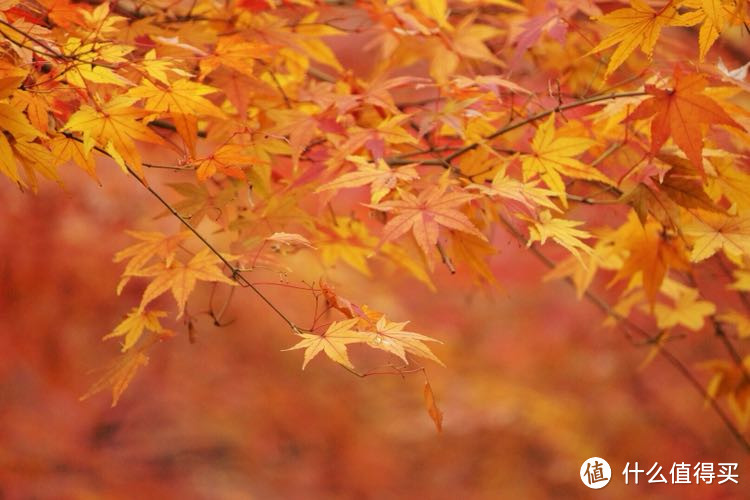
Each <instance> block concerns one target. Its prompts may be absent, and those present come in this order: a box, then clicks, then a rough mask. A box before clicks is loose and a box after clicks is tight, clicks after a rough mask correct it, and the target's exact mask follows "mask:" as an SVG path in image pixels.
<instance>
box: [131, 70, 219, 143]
mask: <svg viewBox="0 0 750 500" xmlns="http://www.w3.org/2000/svg"><path fill="white" fill-rule="evenodd" d="M215 92H219V89H216V88H214V87H209V86H208V85H204V84H202V83H198V82H193V81H190V80H188V79H186V78H182V79H180V80H177V81H175V82H172V83H171V84H158V85H154V84H153V83H151V82H150V81H148V80H146V79H143V80H142V81H141V84H140V85H139V86H138V87H135V88H132V89H130V90H129V91H128V95H130V96H133V97H137V98H139V99H146V103H145V105H144V108H145V109H146V110H147V111H153V112H156V113H168V114H169V116H170V117H171V118H172V120H173V121H174V125H175V128H177V133H178V134H180V137H182V139H183V140H184V141H185V144H186V145H187V146H188V148H189V150H190V152H191V154H194V153H195V145H196V141H197V137H198V116H199V115H202V116H213V117H216V118H225V117H226V115H225V114H224V112H223V111H221V110H220V109H219V108H218V107H216V105H215V104H214V103H212V102H211V101H209V100H208V99H206V98H205V97H203V96H204V95H207V94H213V93H215Z"/></svg>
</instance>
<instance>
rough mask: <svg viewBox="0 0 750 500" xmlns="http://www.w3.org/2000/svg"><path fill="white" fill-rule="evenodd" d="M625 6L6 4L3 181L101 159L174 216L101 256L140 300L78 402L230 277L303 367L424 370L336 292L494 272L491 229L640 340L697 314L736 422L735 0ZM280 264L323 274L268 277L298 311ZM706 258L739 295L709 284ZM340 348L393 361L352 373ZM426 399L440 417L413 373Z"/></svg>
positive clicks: (739, 8)
mask: <svg viewBox="0 0 750 500" xmlns="http://www.w3.org/2000/svg"><path fill="white" fill-rule="evenodd" d="M621 3H624V4H627V5H625V6H622V7H620V8H614V9H612V5H611V4H612V2H596V1H590V2H574V1H569V0H550V1H549V2H547V1H535V0H526V1H511V0H487V1H480V0H462V1H451V2H448V1H446V0H415V1H413V2H412V1H405V0H403V1H388V2H385V1H382V0H376V1H372V2H369V1H368V2H364V1H356V2H342V3H341V5H338V4H337V3H336V2H322V1H320V2H318V1H310V0H289V1H284V2H280V1H273V0H268V1H265V2H248V1H244V0H241V1H239V2H234V1H231V2H222V3H217V2H211V1H209V0H197V1H191V2H177V3H167V2H162V1H161V0H148V1H145V2H138V3H135V2H128V1H121V2H109V1H104V2H101V3H96V4H89V3H69V2H68V1H67V0H5V1H3V2H0V34H1V35H2V37H3V39H2V40H1V41H0V50H1V51H2V53H0V128H2V133H0V172H2V174H3V175H4V176H5V177H6V178H7V179H8V180H9V181H10V182H13V183H15V184H17V185H18V186H19V187H20V188H21V189H31V190H33V191H36V190H37V189H38V188H39V185H40V180H41V179H42V178H44V179H49V180H53V181H56V182H60V183H62V179H63V178H64V175H63V173H62V169H63V168H64V167H65V166H66V165H68V164H71V163H72V164H75V165H77V166H78V167H79V168H80V169H82V170H83V171H84V172H85V173H86V174H88V175H89V176H91V177H93V178H94V179H96V178H97V173H96V172H97V168H102V166H101V161H100V160H103V159H109V160H111V161H113V162H114V163H116V164H117V165H119V166H120V167H121V168H122V170H123V171H124V174H125V175H126V177H125V178H128V177H129V178H131V181H132V180H134V181H136V182H138V183H140V184H141V185H142V186H143V188H144V189H147V190H148V191H149V192H150V193H151V194H152V195H153V196H154V197H155V198H156V200H157V201H158V203H160V204H161V205H162V208H163V209H164V210H165V212H164V213H165V214H167V215H169V216H170V217H172V218H173V219H174V222H175V231H174V232H173V233H171V234H166V233H164V232H159V231H154V230H153V228H139V229H138V230H136V231H131V232H129V234H130V236H132V237H133V238H135V239H136V240H137V243H135V244H134V245H132V246H129V247H128V248H126V249H124V250H122V251H121V252H119V253H118V254H117V255H116V256H115V261H116V262H121V261H127V263H126V264H125V269H124V271H123V273H122V281H121V283H120V285H119V287H118V290H117V292H118V294H119V293H120V292H121V291H122V290H123V288H124V287H125V286H126V285H127V284H129V283H130V282H131V281H132V282H135V283H140V285H137V284H134V285H131V286H143V289H142V293H141V295H140V297H141V299H140V302H139V303H138V304H137V305H133V304H130V305H128V306H126V307H124V310H129V311H130V312H129V313H128V314H127V316H126V317H125V319H124V320H123V322H122V323H121V324H119V325H117V326H116V327H115V328H114V330H112V332H111V333H109V334H108V335H107V336H106V338H117V339H121V340H122V350H123V354H122V357H121V358H119V359H118V360H117V361H116V362H115V364H114V365H113V367H112V369H111V371H110V372H108V373H107V375H106V376H105V377H104V378H103V379H102V380H100V381H99V382H97V383H96V384H95V385H94V387H92V390H91V391H89V393H88V394H87V396H88V395H90V394H93V393H95V392H97V391H98V390H101V389H104V388H106V387H110V388H112V391H113V401H114V402H116V401H117V399H118V398H119V397H120V395H121V394H122V391H123V390H124V388H125V387H126V386H127V385H128V383H129V382H130V380H131V379H132V378H133V376H134V374H135V373H136V370H137V369H138V368H139V367H141V366H143V365H145V364H146V362H147V361H148V355H147V353H148V352H149V350H150V349H151V347H152V346H153V345H154V344H155V343H156V342H157V341H160V340H165V339H168V338H171V337H173V336H175V333H174V332H175V331H176V330H177V329H178V326H177V325H178V323H179V322H178V321H177V320H179V321H182V323H183V325H184V327H185V328H186V329H187V331H188V333H189V335H190V336H191V338H192V336H193V335H195V329H196V326H195V325H196V324H197V320H198V317H199V316H200V315H201V314H203V315H208V316H209V317H210V318H211V319H212V320H213V323H214V324H215V325H220V324H221V322H222V317H223V316H224V313H225V312H226V309H227V307H228V306H229V304H230V302H231V300H232V297H234V296H236V295H239V292H240V291H243V292H247V293H248V294H251V295H254V296H256V297H257V298H258V299H259V300H260V301H261V302H264V303H265V305H266V306H268V307H270V309H269V310H271V311H272V312H273V313H275V314H277V315H278V316H279V318H280V319H281V320H282V321H283V322H284V323H285V324H286V326H288V327H289V329H290V330H291V332H292V333H293V334H294V335H296V336H297V337H298V339H299V341H298V343H297V344H296V345H294V346H293V347H292V348H291V349H293V350H296V349H304V355H303V368H304V367H305V366H307V364H308V363H309V362H310V361H311V360H312V359H313V358H315V357H316V356H317V355H318V354H319V353H321V352H322V353H324V354H325V355H326V356H327V357H328V358H330V360H332V361H334V362H335V363H337V364H339V365H341V366H343V367H345V368H346V369H347V370H349V371H351V372H352V373H355V374H357V375H360V376H367V375H369V374H371V373H390V374H397V375H403V374H404V373H413V372H420V373H422V374H425V377H426V372H425V368H424V367H423V366H422V365H421V364H419V360H418V358H419V359H424V360H430V361H433V362H437V363H440V361H439V359H438V357H437V356H436V355H435V354H434V353H433V352H432V351H431V350H430V348H429V347H428V345H427V344H426V343H425V342H429V341H432V340H434V338H433V337H428V336H425V335H423V334H419V333H414V332H411V331H409V330H405V328H406V325H407V322H394V321H392V320H390V319H386V317H387V316H386V314H387V313H381V312H376V311H375V310H374V309H371V308H370V307H368V306H367V305H364V304H363V305H358V304H357V303H356V302H354V301H351V300H349V299H344V298H343V297H342V296H341V295H338V294H337V293H336V292H333V288H332V286H331V285H329V284H328V283H329V280H332V281H339V280H341V278H340V277H337V276H341V274H337V273H336V271H337V270H339V269H341V268H347V269H350V270H351V271H353V272H355V273H359V274H361V275H364V276H366V277H370V278H372V277H374V276H377V278H378V279H382V280H384V281H387V276H388V275H389V273H394V272H400V273H404V274H407V275H409V276H411V277H412V278H413V279H414V280H415V286H425V287H427V288H429V289H432V290H436V289H437V288H438V285H439V284H440V283H442V281H441V280H440V276H441V275H442V274H444V273H449V274H452V273H464V274H467V275H469V276H471V277H472V279H474V280H475V281H476V283H477V284H478V286H487V287H492V286H494V285H495V284H496V283H498V282H500V283H501V282H502V270H497V269H494V268H493V266H492V256H493V255H494V254H495V253H496V252H497V250H498V248H499V241H500V240H501V239H502V238H504V237H507V235H510V236H511V237H512V238H513V239H516V240H517V241H518V242H519V243H520V244H522V245H524V246H528V247H530V248H531V250H532V251H533V253H534V255H536V256H537V257H538V258H540V259H541V260H542V261H543V262H544V263H545V264H546V265H548V266H549V267H550V268H551V269H550V272H549V274H548V278H549V279H555V278H564V279H567V280H569V281H570V282H572V283H573V285H574V286H575V288H576V293H577V294H578V295H579V297H587V298H588V299H589V300H592V301H594V302H595V303H596V304H597V305H598V306H599V307H600V308H601V309H602V310H603V312H604V313H605V314H606V316H607V322H609V323H611V324H613V325H617V326H618V327H619V328H624V329H626V330H629V331H630V334H632V333H633V332H636V334H637V335H640V336H642V337H644V338H643V339H641V340H643V341H645V342H647V343H649V344H652V345H654V346H655V347H654V352H655V353H657V354H658V353H662V354H665V356H666V357H667V358H669V357H671V356H672V354H671V353H670V351H668V347H669V345H668V344H666V343H665V342H666V339H669V338H672V337H674V336H675V332H676V331H678V330H686V331H688V332H697V331H701V330H703V329H704V328H713V329H714V331H715V333H716V335H717V339H719V341H720V342H721V343H722V344H723V345H724V346H725V347H726V349H727V356H729V357H728V360H729V361H727V360H721V361H720V362H719V361H715V362H714V361H712V362H711V363H709V364H707V365H706V366H708V367H709V370H711V373H712V377H713V378H712V379H711V380H710V381H709V383H707V384H706V385H705V387H704V388H703V389H702V390H703V391H704V393H703V395H704V396H706V397H708V398H710V399H712V400H713V399H714V398H716V397H717V396H719V395H726V396H727V397H728V401H729V403H728V404H729V405H730V406H731V410H732V412H733V414H734V415H735V417H736V420H737V421H738V422H739V423H740V424H741V426H742V425H744V424H746V423H747V421H748V419H750V397H748V395H750V375H749V374H748V366H750V357H748V356H746V355H744V353H743V351H744V350H745V349H744V347H743V346H742V345H739V346H738V345H737V342H738V341H739V342H742V341H744V340H745V339H747V338H748V337H749V334H748V332H750V327H749V326H748V325H749V324H750V320H749V319H748V310H747V299H746V296H745V293H746V292H748V291H750V285H748V281H750V280H748V279H747V276H748V275H750V271H749V269H750V197H748V195H747V192H748V188H749V187H750V174H749V173H748V172H747V170H748V169H749V168H750V162H749V161H748V158H749V157H750V156H748V155H749V153H750V150H749V146H748V144H750V136H749V135H748V130H750V106H748V91H750V87H748V83H747V81H746V79H747V75H746V73H747V65H745V66H742V65H741V64H742V63H744V62H745V61H735V62H736V63H738V64H737V65H736V66H737V67H736V69H733V70H729V69H727V66H726V65H725V63H724V62H723V61H722V60H721V59H720V56H721V55H725V52H726V51H724V45H723V44H724V42H723V41H724V40H728V41H727V42H726V44H730V43H731V40H733V38H732V37H736V36H738V35H737V33H741V31H742V30H743V29H745V28H746V27H747V25H748V22H750V15H749V11H750V7H749V6H748V3H747V2H745V1H740V0H712V1H698V0H671V1H665V2H661V5H660V6H658V7H656V6H653V5H652V4H651V3H647V2H645V1H643V0H630V1H629V2H621ZM605 9H606V10H605ZM678 28H680V29H678ZM687 33H689V34H690V35H691V36H688V35H687ZM676 46H679V47H681V49H680V50H682V51H684V54H681V56H680V57H679V58H678V59H680V61H675V59H676V58H675V57H673V54H674V53H673V52H671V51H674V50H676V49H675V47H676ZM636 49H640V50H639V51H636ZM352 50H354V51H356V53H355V54H354V59H357V61H354V60H351V61H348V62H347V61H346V59H347V57H348V58H349V59H352V55H351V54H349V56H347V51H352ZM736 52H737V51H735V53H736ZM683 56H684V57H683ZM362 59H367V61H366V62H364V61H362ZM358 64H359V66H358ZM152 158H157V159H158V161H156V160H153V159H152ZM66 175H67V174H66ZM298 253H305V254H308V255H309V256H311V258H313V259H314V260H315V261H317V262H318V263H319V276H318V279H316V280H314V281H312V282H310V281H304V280H302V279H300V280H298V283H296V284H292V283H290V282H288V281H287V280H286V278H284V279H282V280H280V281H278V282H276V283H272V284H274V285H278V286H286V287H287V288H289V290H296V291H299V292H300V293H309V294H310V297H311V301H313V302H314V305H315V312H314V314H313V318H312V320H311V321H309V322H307V323H304V322H303V321H302V320H301V319H299V318H298V315H295V313H294V312H290V311H285V310H284V307H283V304H278V303H275V302H274V301H272V300H270V299H269V297H268V295H267V294H266V292H264V288H263V286H264V285H267V284H268V283H267V282H262V281H261V280H259V279H256V276H258V275H259V273H270V274H271V275H273V274H274V273H277V274H282V275H284V276H287V275H288V274H294V273H295V272H302V271H301V270H300V269H296V268H295V257H296V255H297V254H298ZM717 269H718V270H719V271H718V272H721V273H723V274H722V276H723V277H722V280H723V281H722V282H721V285H720V287H719V288H720V289H721V290H720V291H721V292H726V291H727V290H731V291H732V293H736V295H737V299H736V301H734V302H736V303H734V302H732V303H728V302H725V301H722V300H719V298H718V297H719V296H718V295H717V293H718V292H717V286H716V283H715V281H716V280H708V279H706V275H707V273H715V272H717V271H716V270H717ZM709 281H710V282H709ZM337 286H346V284H345V283H337ZM201 287H203V288H205V289H210V290H211V301H210V302H211V303H210V304H209V307H208V311H207V312H205V311H204V312H201V311H200V310H199V309H196V308H195V307H194V304H193V302H194V301H195V300H192V299H193V298H194V297H196V294H195V293H194V292H195V291H196V290H198V289H199V288H201ZM217 290H224V292H221V293H224V294H225V295H227V296H228V298H227V301H226V304H225V305H224V306H221V307H218V308H217V307H216V306H215V304H214V303H213V299H214V295H215V294H219V293H220V292H217ZM226 290H229V291H226ZM168 292H171V295H172V296H173V298H174V301H175V303H176V307H175V308H174V309H172V313H173V314H172V317H171V318H170V313H169V311H167V303H165V301H164V300H163V299H162V298H161V297H162V296H163V295H165V294H167V293H168ZM602 292H604V293H605V294H606V295H607V296H608V298H609V299H611V300H609V301H608V300H605V299H603V298H602V297H601V295H600V294H601V293H602ZM347 295H349V296H350V295H351V294H350V293H347ZM743 305H744V307H743ZM156 307H158V308H156ZM388 317H390V315H388ZM161 321H169V322H171V323H174V325H171V326H170V327H169V328H167V327H163V326H162V325H161ZM303 325H309V326H303ZM649 329H651V330H653V331H654V333H653V334H651V333H649V331H650V330H649ZM691 335H692V334H691ZM732 335H734V336H736V339H735V338H733V337H732ZM433 336H434V337H437V336H439V333H438V332H435V333H434V334H433ZM688 338H689V337H688ZM353 345H360V346H367V347H370V348H372V349H374V350H375V351H385V352H386V353H388V354H389V355H391V357H394V358H395V359H396V360H398V361H399V362H400V363H402V364H403V365H402V366H393V365H389V366H391V369H389V370H385V372H383V370H378V369H375V370H370V371H366V370H365V371H362V370H360V369H357V368H356V366H355V364H354V363H353V362H352V360H351V359H350V357H349V351H348V348H349V347H350V346H353ZM678 363H679V361H678ZM679 366H680V367H683V368H684V365H679ZM694 380H695V379H694ZM698 387H701V385H700V383H698ZM424 398H425V404H426V405H427V409H428V412H429V414H430V416H431V417H432V418H433V420H434V422H435V424H436V425H437V426H438V428H439V427H440V426H441V422H442V421H441V414H440V411H439V410H438V409H437V405H436V403H435V395H434V393H433V392H432V388H431V387H430V386H429V382H427V386H426V387H425V393H424ZM715 408H716V409H717V411H721V409H720V407H719V406H718V405H716V406H715Z"/></svg>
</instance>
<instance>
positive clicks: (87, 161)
mask: <svg viewBox="0 0 750 500" xmlns="http://www.w3.org/2000/svg"><path fill="white" fill-rule="evenodd" d="M49 146H50V151H51V153H52V156H53V157H54V164H55V165H60V164H62V163H65V162H67V161H70V160H73V161H74V162H75V164H76V165H78V166H79V167H81V168H82V169H83V170H84V171H85V172H86V173H87V174H89V175H90V176H91V177H92V178H93V179H94V180H97V181H98V180H99V179H98V178H97V176H96V162H95V161H94V156H93V155H92V154H91V151H86V148H85V147H84V146H83V143H82V142H81V141H77V140H75V139H73V138H72V137H68V136H67V135H64V134H63V135H58V136H57V137H55V138H54V139H52V140H51V141H50V142H49Z"/></svg>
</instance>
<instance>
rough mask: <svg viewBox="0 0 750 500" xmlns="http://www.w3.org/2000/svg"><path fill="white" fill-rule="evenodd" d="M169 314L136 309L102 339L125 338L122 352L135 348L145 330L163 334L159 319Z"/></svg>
mask: <svg viewBox="0 0 750 500" xmlns="http://www.w3.org/2000/svg"><path fill="white" fill-rule="evenodd" d="M166 315H167V313H166V312H164V311H148V312H146V311H139V310H138V308H136V307H134V308H133V310H131V311H130V312H129V313H128V315H127V316H126V317H125V319H123V320H122V321H121V322H120V323H119V324H118V325H117V326H116V327H115V328H114V330H112V331H111V332H110V333H108V334H107V335H105V336H104V337H102V339H110V338H113V337H125V341H124V342H123V344H122V352H125V351H127V350H128V349H130V348H131V347H133V346H134V345H135V344H136V342H138V340H139V339H140V338H141V335H143V331H144V330H148V331H150V332H154V333H161V332H162V331H164V328H163V327H162V326H161V323H159V318H163V317H164V316H166Z"/></svg>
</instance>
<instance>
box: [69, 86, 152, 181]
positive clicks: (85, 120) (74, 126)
mask: <svg viewBox="0 0 750 500" xmlns="http://www.w3.org/2000/svg"><path fill="white" fill-rule="evenodd" d="M137 100H138V99H137V98H135V97H129V96H118V97H115V98H114V99H112V100H110V101H109V102H107V103H106V104H104V105H103V106H100V107H99V108H98V109H95V108H93V107H91V106H89V105H87V104H84V105H83V106H81V108H80V109H79V110H78V111H76V112H75V113H73V115H72V116H71V117H70V119H69V120H68V123H67V124H66V125H65V127H64V130H70V131H74V132H81V133H82V134H83V145H84V148H85V150H86V152H87V153H88V152H90V151H91V150H92V149H93V147H94V146H97V145H98V146H99V147H101V148H103V149H104V150H105V151H107V152H108V153H110V154H111V155H112V157H113V158H114V159H115V161H116V162H117V163H118V164H119V165H120V167H122V169H123V170H125V171H127V167H130V168H131V169H132V170H133V172H135V173H136V175H138V176H139V177H140V178H143V164H142V162H141V155H140V153H138V150H137V149H136V147H135V143H134V142H133V141H135V140H138V141H146V142H151V143H154V144H162V143H163V141H162V139H161V137H159V136H158V135H157V134H156V133H154V132H153V131H152V130H151V129H149V128H148V126H146V124H144V123H143V122H142V121H139V120H138V119H139V118H142V117H144V116H145V115H146V114H148V113H147V112H146V111H144V110H142V109H138V108H134V107H133V104H134V103H135V102H136V101H137Z"/></svg>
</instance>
